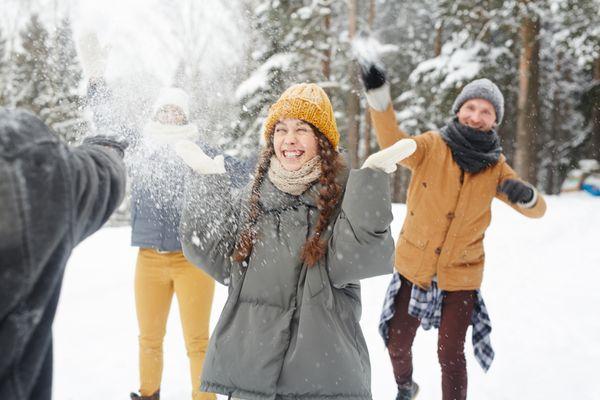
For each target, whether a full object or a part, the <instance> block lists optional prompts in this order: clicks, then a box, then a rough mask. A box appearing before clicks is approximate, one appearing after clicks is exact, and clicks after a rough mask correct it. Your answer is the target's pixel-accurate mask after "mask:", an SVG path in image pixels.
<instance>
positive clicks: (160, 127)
mask: <svg viewBox="0 0 600 400" xmlns="http://www.w3.org/2000/svg"><path fill="white" fill-rule="evenodd" d="M143 134H144V137H145V138H146V139H148V140H149V141H150V142H152V143H154V144H156V145H159V146H163V145H168V144H173V143H175V142H178V141H179V140H194V139H197V138H198V127H197V126H196V124H186V125H168V124H161V123H160V122H156V121H150V122H148V123H147V124H146V125H145V126H144V129H143Z"/></svg>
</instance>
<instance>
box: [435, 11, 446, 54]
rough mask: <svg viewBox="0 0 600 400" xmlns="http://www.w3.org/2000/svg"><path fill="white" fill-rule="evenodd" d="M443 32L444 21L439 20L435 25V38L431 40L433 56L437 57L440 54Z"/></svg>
mask: <svg viewBox="0 0 600 400" xmlns="http://www.w3.org/2000/svg"><path fill="white" fill-rule="evenodd" d="M443 31H444V21H443V20H442V19H441V18H440V20H439V21H438V22H437V23H436V24H435V38H434V39H433V56H434V57H439V56H440V55H441V54H442V44H443V42H442V33H443Z"/></svg>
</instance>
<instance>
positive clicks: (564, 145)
mask: <svg viewBox="0 0 600 400" xmlns="http://www.w3.org/2000/svg"><path fill="white" fill-rule="evenodd" d="M181 4H182V6H181V7H180V8H177V9H175V8H174V7H172V6H171V5H168V4H166V3H165V10H164V12H163V11H161V12H163V13H164V14H165V16H166V18H167V19H166V20H167V21H170V22H169V23H171V24H172V26H173V27H174V28H173V29H174V31H175V33H176V34H175V36H174V38H175V39H174V40H175V41H180V42H181V43H175V44H177V46H173V47H177V49H179V50H178V52H179V54H177V57H178V59H179V60H181V61H180V62H179V64H178V66H177V69H176V71H173V82H171V84H175V85H178V86H181V87H183V88H184V89H186V90H187V91H188V92H189V93H190V95H191V97H192V99H194V104H193V106H192V113H193V115H192V119H193V120H195V121H196V122H198V124H199V126H200V128H201V129H203V128H205V129H206V131H208V132H212V135H213V136H214V137H215V140H216V141H218V143H219V144H220V145H223V146H224V147H227V148H230V150H231V152H232V153H233V154H237V155H239V156H242V157H245V156H249V157H252V156H256V154H257V145H258V142H259V140H260V135H259V132H260V130H261V126H262V122H263V120H264V118H265V117H266V114H267V111H268V106H269V105H270V104H272V103H273V102H274V101H275V100H276V99H277V97H278V96H279V94H280V93H281V92H282V91H283V90H284V89H285V88H286V87H287V86H289V85H291V84H292V83H296V82H306V81H311V82H316V83H318V84H320V85H322V86H323V87H324V88H325V90H326V91H327V92H328V93H329V95H330V96H331V98H332V101H333V103H334V110H335V111H336V119H337V123H338V128H339V130H340V133H341V135H342V145H343V147H345V149H346V150H347V152H348V157H349V161H350V163H351V165H352V166H355V167H356V166H359V165H360V164H361V162H362V161H363V160H364V159H365V158H366V157H367V156H368V155H369V154H371V153H372V152H374V151H376V150H377V143H376V141H375V138H374V134H373V132H372V128H371V125H370V120H369V116H368V112H367V108H366V102H365V99H364V96H363V93H362V92H363V90H362V87H361V85H360V81H359V79H358V75H359V74H358V65H357V63H356V60H355V57H354V55H353V51H352V43H353V40H354V39H355V38H356V37H358V36H362V35H367V36H369V37H371V38H374V39H375V40H373V41H371V43H372V46H373V49H372V50H373V51H374V52H377V53H378V54H379V56H380V58H381V60H382V61H383V64H384V65H385V67H386V70H387V74H388V79H389V80H390V83H391V87H392V99H393V102H394V107H395V109H396V110H397V117H398V121H399V123H400V124H401V126H402V127H403V129H405V130H406V131H408V132H409V133H411V134H418V133H420V132H423V131H425V130H429V129H438V128H440V127H441V126H443V125H444V124H445V123H446V121H447V120H448V119H449V118H450V117H451V115H450V108H451V104H452V102H453V100H454V98H455V96H456V95H457V94H458V93H459V92H460V90H461V89H462V87H463V86H464V85H465V84H466V83H468V82H469V81H471V80H473V79H476V78H480V77H487V78H489V79H492V80H493V81H495V82H496V83H497V84H498V86H499V87H500V88H501V90H502V91H503V93H504V96H505V102H506V113H505V118H504V121H503V123H502V125H501V126H500V129H499V133H500V136H501V138H502V144H503V148H504V153H505V154H506V156H507V158H508V159H509V162H510V163H511V164H512V165H513V167H515V169H516V170H517V171H518V172H519V173H520V174H521V175H522V176H523V177H524V178H525V179H527V180H529V181H531V182H532V183H534V184H536V185H537V186H538V187H539V188H540V189H542V190H543V191H545V192H547V193H557V192H558V191H559V190H560V185H561V182H562V181H563V179H564V176H565V174H566V172H567V171H568V170H569V169H570V168H572V167H574V166H575V165H576V162H577V160H579V159H583V158H592V159H596V160H600V0H504V1H503V0H482V1H472V0H453V1H451V0H420V1H397V0H345V1H341V0H232V1H231V3H230V7H229V8H228V10H227V12H229V13H231V18H233V19H235V24H236V33H235V34H234V33H228V31H226V30H223V31H220V32H219V35H221V36H227V35H230V36H231V37H226V38H225V39H223V40H224V41H225V43H231V47H232V49H234V50H235V51H236V52H239V51H238V50H237V49H239V48H241V49H243V50H241V53H243V54H241V55H240V58H239V59H240V60H241V61H240V62H238V63H237V64H236V65H225V64H226V63H225V61H224V62H223V65H224V66H223V68H221V69H218V70H217V71H216V73H213V75H210V76H208V75H207V73H206V72H203V70H202V69H200V68H199V67H198V65H199V63H201V62H202V60H203V59H206V58H207V57H214V55H213V54H214V53H211V52H210V50H211V46H212V45H213V44H212V43H213V41H212V40H211V39H210V38H209V37H197V36H199V35H204V33H200V32H201V31H200V30H195V28H197V27H198V26H199V24H200V23H201V22H202V21H204V20H205V19H206V18H210V16H211V10H207V9H204V8H203V7H201V6H199V5H197V4H196V3H194V2H193V1H191V0H190V1H184V2H182V3H181ZM221 11H223V10H221ZM54 25H55V26H54V27H52V28H48V27H46V26H45V25H44V24H43V23H42V22H41V19H40V18H39V17H38V16H37V15H36V14H32V15H31V16H30V17H29V19H28V21H27V23H26V24H24V25H23V27H22V28H21V29H20V31H19V33H18V35H17V37H16V38H15V37H8V36H7V35H6V34H5V33H4V32H3V31H2V30H1V29H0V105H8V106H19V107H25V108H28V109H30V110H32V111H33V112H35V113H36V114H38V115H39V116H40V117H41V118H42V119H43V120H44V121H45V122H46V123H47V124H48V125H49V126H50V127H51V128H52V129H54V130H55V131H56V132H57V133H58V134H59V135H60V136H61V137H63V138H64V139H65V140H66V141H68V142H73V141H75V140H77V138H78V137H79V136H81V134H82V133H83V132H85V131H87V130H88V128H89V126H88V122H87V120H88V119H87V118H85V115H84V99H83V97H82V96H83V94H82V92H84V90H82V87H84V86H85V85H82V81H81V80H82V73H81V69H80V66H79V64H78V60H77V55H76V51H75V45H74V39H73V32H72V27H71V23H70V22H69V20H68V19H67V18H64V19H62V20H60V21H59V22H58V23H56V24H54ZM231 32H233V31H231ZM223 40H222V41H221V42H220V43H223ZM240 43H241V45H240ZM9 44H10V45H9ZM169 45H174V43H169ZM207 93H208V95H207ZM408 179H409V175H408V173H407V172H406V171H403V170H399V171H398V172H397V173H396V176H395V179H394V183H393V184H394V192H395V199H396V201H402V200H403V199H404V196H405V193H404V190H405V188H406V187H407V183H408V182H407V180H408Z"/></svg>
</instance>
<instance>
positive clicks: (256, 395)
mask: <svg viewBox="0 0 600 400" xmlns="http://www.w3.org/2000/svg"><path fill="white" fill-rule="evenodd" d="M200 391H202V392H208V393H216V394H222V395H225V396H229V395H231V396H232V397H239V398H241V399H244V400H299V399H302V400H342V399H343V400H372V399H373V398H372V396H371V394H370V393H369V394H344V393H340V394H331V395H325V394H277V393H273V394H267V393H261V392H253V391H247V390H243V389H239V388H233V387H228V386H224V385H220V384H217V383H210V382H205V381H204V382H202V384H201V385H200Z"/></svg>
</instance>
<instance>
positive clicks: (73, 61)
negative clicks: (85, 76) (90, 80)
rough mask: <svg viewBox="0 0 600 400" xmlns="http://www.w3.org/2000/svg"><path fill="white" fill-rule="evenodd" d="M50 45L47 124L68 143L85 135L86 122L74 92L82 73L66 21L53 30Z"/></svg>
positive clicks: (78, 97) (80, 101) (69, 27)
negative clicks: (50, 97) (50, 103)
mask: <svg viewBox="0 0 600 400" xmlns="http://www.w3.org/2000/svg"><path fill="white" fill-rule="evenodd" d="M51 44H52V46H51V48H50V59H49V63H50V65H49V71H48V75H49V79H50V84H51V88H52V94H53V101H52V105H51V107H50V110H49V113H48V117H47V123H48V124H49V126H50V127H51V128H52V129H53V130H54V131H55V132H56V133H57V134H58V135H59V136H61V137H62V138H63V139H64V140H65V141H67V142H71V143H72V142H75V141H76V140H77V139H79V137H80V136H81V135H82V134H83V132H85V130H86V128H87V123H86V121H85V119H84V118H83V115H82V111H81V105H82V102H83V99H82V98H81V96H79V95H78V93H77V87H78V86H79V83H80V82H81V79H82V70H81V68H80V66H79V63H78V62H77V51H76V49H75V43H74V42H73V31H72V29H71V23H70V21H69V20H68V19H67V18H65V19H63V20H62V21H61V22H60V25H59V26H58V27H57V28H56V30H55V32H54V34H53V37H52V39H51Z"/></svg>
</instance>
